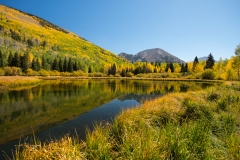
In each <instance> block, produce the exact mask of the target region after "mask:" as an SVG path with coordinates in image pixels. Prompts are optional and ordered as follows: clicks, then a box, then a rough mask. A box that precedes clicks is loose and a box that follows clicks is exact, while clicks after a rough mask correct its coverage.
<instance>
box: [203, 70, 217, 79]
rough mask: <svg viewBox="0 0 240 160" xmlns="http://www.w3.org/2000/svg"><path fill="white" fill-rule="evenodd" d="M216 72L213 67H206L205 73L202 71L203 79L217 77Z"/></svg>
mask: <svg viewBox="0 0 240 160" xmlns="http://www.w3.org/2000/svg"><path fill="white" fill-rule="evenodd" d="M215 76H216V75H215V73H214V71H213V70H212V69H206V70H205V71H204V72H203V73H202V79H214V78H215Z"/></svg>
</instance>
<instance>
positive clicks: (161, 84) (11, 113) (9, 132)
mask: <svg viewBox="0 0 240 160" xmlns="http://www.w3.org/2000/svg"><path fill="white" fill-rule="evenodd" d="M211 85H213V84H211V83H200V82H198V83H196V82H168V81H150V80H149V81H147V80H129V79H97V80H87V79H86V80H44V81H43V82H42V83H41V84H40V85H38V86H35V87H32V88H28V89H23V90H13V91H8V92H0V150H1V151H2V150H4V151H5V152H6V153H7V154H8V155H9V154H11V150H13V149H14V148H15V147H14V145H17V144H19V142H20V140H19V138H21V139H22V140H21V142H23V140H24V139H26V137H29V136H26V135H31V134H33V133H34V134H35V135H36V137H37V138H38V139H39V140H41V141H46V140H50V139H58V138H60V137H62V136H63V135H65V134H70V135H71V136H76V135H78V137H79V138H81V139H83V140H84V139H85V131H86V127H87V128H89V129H92V128H93V126H94V124H96V123H98V122H100V121H101V122H110V123H111V121H112V120H113V118H114V117H115V116H116V115H117V114H119V113H120V112H121V110H122V109H126V108H130V107H134V106H141V103H142V102H143V101H145V100H149V99H153V98H157V97H161V96H163V95H165V94H167V93H169V92H187V91H189V90H201V89H202V88H206V87H208V86H211ZM28 139H31V138H28ZM1 155H2V154H1ZM0 159H1V156H0Z"/></svg>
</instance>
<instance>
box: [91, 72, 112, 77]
mask: <svg viewBox="0 0 240 160" xmlns="http://www.w3.org/2000/svg"><path fill="white" fill-rule="evenodd" d="M106 76H107V75H106V74H104V73H100V72H94V73H89V74H88V77H106Z"/></svg>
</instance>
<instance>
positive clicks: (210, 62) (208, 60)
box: [205, 53, 215, 69]
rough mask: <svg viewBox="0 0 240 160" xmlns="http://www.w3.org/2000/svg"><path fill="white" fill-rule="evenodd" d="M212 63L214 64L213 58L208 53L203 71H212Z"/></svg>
mask: <svg viewBox="0 0 240 160" xmlns="http://www.w3.org/2000/svg"><path fill="white" fill-rule="evenodd" d="M214 63H215V61H214V58H213V56H212V54H211V53H210V54H209V55H208V59H207V61H206V66H205V69H212V68H213V66H214Z"/></svg>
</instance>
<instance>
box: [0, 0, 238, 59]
mask: <svg viewBox="0 0 240 160" xmlns="http://www.w3.org/2000/svg"><path fill="white" fill-rule="evenodd" d="M0 3H1V4H3V5H7V6H10V7H13V8H16V9H19V10H22V11H24V12H28V13H31V14H34V15H37V16H39V17H41V18H44V19H46V20H48V21H50V22H52V23H54V24H56V25H58V26H60V27H62V28H65V29H67V30H69V31H72V32H74V33H76V34H78V35H79V36H81V37H83V38H85V39H87V40H89V41H91V42H93V43H94V44H96V45H98V46H101V47H103V48H105V49H107V50H109V51H112V52H114V53H116V54H119V53H120V52H125V53H130V54H136V53H138V52H140V51H142V50H145V49H151V48H162V49H163V50H165V51H167V52H169V53H171V54H173V55H175V56H177V57H179V58H180V59H182V60H184V61H190V60H193V59H194V57H195V56H198V57H203V56H208V55H209V53H210V52H211V53H212V55H213V56H214V58H215V59H216V60H218V59H219V58H220V57H222V58H223V59H225V58H230V57H231V56H233V55H234V50H235V48H236V46H237V45H238V44H239V43H240V9H239V6H240V0H149V1H147V0H119V1H113V0H71V1H66V0H49V1H47V0H1V2H0Z"/></svg>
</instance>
